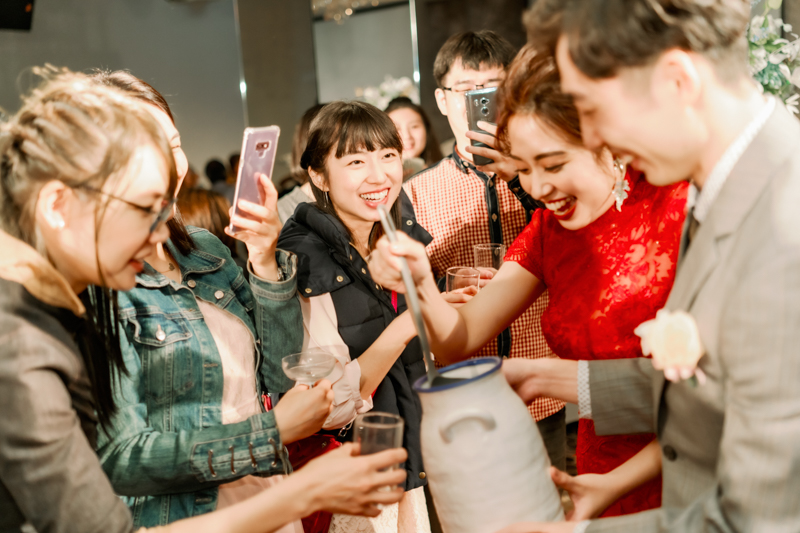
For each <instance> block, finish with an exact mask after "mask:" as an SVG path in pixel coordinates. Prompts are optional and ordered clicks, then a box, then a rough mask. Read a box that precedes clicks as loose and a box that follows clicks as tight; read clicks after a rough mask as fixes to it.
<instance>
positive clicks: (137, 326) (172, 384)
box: [123, 308, 194, 404]
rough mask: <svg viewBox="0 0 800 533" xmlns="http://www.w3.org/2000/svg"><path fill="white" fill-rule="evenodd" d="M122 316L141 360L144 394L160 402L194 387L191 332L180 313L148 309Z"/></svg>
mask: <svg viewBox="0 0 800 533" xmlns="http://www.w3.org/2000/svg"><path fill="white" fill-rule="evenodd" d="M137 311H138V312H137V313H136V314H135V315H130V316H123V323H124V324H125V328H126V330H127V332H128V335H129V338H130V339H131V340H132V342H133V345H134V347H135V348H136V351H137V352H138V353H139V357H140V358H141V362H142V373H143V374H144V376H146V379H145V384H146V385H145V396H146V398H147V399H148V401H150V402H154V403H155V404H164V403H168V402H170V401H171V399H172V397H173V396H175V395H179V394H182V393H184V392H186V391H187V390H189V389H191V388H192V387H193V386H194V380H193V375H194V374H193V369H192V359H193V358H192V349H191V347H190V346H189V345H188V341H189V339H191V337H192V332H191V330H190V328H189V325H188V323H187V322H188V321H187V319H186V318H185V317H183V316H182V315H180V314H177V315H167V314H165V313H163V312H158V311H153V310H152V309H151V308H148V309H146V310H137Z"/></svg>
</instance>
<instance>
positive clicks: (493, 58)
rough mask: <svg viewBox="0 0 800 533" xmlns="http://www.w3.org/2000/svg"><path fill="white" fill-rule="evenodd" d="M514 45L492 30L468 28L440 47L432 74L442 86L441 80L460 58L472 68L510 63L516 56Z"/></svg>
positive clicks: (500, 65) (505, 65)
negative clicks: (470, 29)
mask: <svg viewBox="0 0 800 533" xmlns="http://www.w3.org/2000/svg"><path fill="white" fill-rule="evenodd" d="M515 52H516V51H515V50H514V47H513V46H512V45H511V43H509V42H508V41H506V40H505V39H503V38H502V37H500V36H499V35H498V34H496V33H495V32H493V31H489V30H482V31H468V32H464V33H458V34H456V35H453V36H452V37H450V38H449V39H447V41H445V43H444V44H443V45H442V47H441V48H440V49H439V52H438V53H437V54H436V60H435V61H434V62H433V77H434V78H435V79H436V85H438V86H439V87H443V85H442V80H444V77H445V76H447V73H448V72H450V67H452V66H453V63H455V62H456V61H457V60H459V59H460V60H461V63H462V64H463V65H464V67H466V68H469V69H472V70H481V69H482V68H491V67H503V68H505V67H507V66H508V64H509V63H511V60H512V59H514V53H515Z"/></svg>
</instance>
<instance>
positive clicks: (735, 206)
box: [653, 102, 800, 422]
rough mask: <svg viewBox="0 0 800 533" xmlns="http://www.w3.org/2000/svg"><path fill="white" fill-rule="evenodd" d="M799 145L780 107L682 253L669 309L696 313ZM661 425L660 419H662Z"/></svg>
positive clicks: (657, 389)
mask: <svg viewBox="0 0 800 533" xmlns="http://www.w3.org/2000/svg"><path fill="white" fill-rule="evenodd" d="M798 144H800V129H798V124H797V119H795V118H794V116H792V115H791V114H790V113H789V112H788V111H787V110H786V108H785V107H784V106H783V105H782V104H781V103H779V102H778V103H777V105H776V107H775V111H774V112H773V113H772V115H771V116H770V118H769V119H768V120H767V122H766V124H764V127H763V128H762V129H761V131H760V132H759V133H758V135H756V137H755V139H753V142H752V143H750V146H749V147H748V148H747V150H745V152H744V153H743V154H742V157H741V158H740V159H739V161H738V162H737V163H736V166H735V167H734V168H733V170H732V171H731V174H730V176H728V179H727V180H726V181H725V184H724V185H723V187H722V190H721V191H720V193H719V196H718V197H717V199H716V200H715V201H714V203H713V205H712V207H711V209H710V210H709V212H708V215H707V216H706V219H705V221H704V222H703V223H702V224H700V227H699V228H698V230H697V233H696V234H695V236H694V239H692V241H691V245H690V246H689V247H688V249H686V250H683V249H682V250H681V254H680V256H679V259H678V268H677V273H676V275H675V283H674V285H673V287H672V291H671V292H670V295H669V299H668V300H667V304H666V306H665V307H666V308H667V309H670V310H678V309H680V310H684V311H689V312H691V309H692V306H693V304H694V301H695V298H696V297H697V295H698V293H699V292H700V290H701V289H702V288H703V285H704V284H705V282H706V280H707V279H708V277H709V276H710V275H711V273H712V272H713V271H714V268H715V267H716V266H717V264H718V262H719V260H720V246H721V244H722V243H723V242H724V240H725V239H726V238H727V237H729V236H730V235H731V234H732V233H733V232H734V231H735V230H736V229H737V228H738V227H739V225H740V224H741V223H742V221H743V220H744V219H745V217H746V216H747V214H748V213H749V212H750V210H751V209H752V208H753V206H754V205H755V203H756V201H757V200H758V198H759V197H760V196H761V194H763V193H764V190H765V189H766V187H767V185H768V183H769V181H770V179H772V177H773V176H774V175H775V172H776V170H777V169H778V167H779V166H780V165H781V164H783V162H784V161H786V159H787V158H788V157H789V156H790V155H791V151H792V149H793V147H795V146H797V145H798ZM687 218H688V217H687ZM687 232H688V222H687V224H684V228H683V235H682V238H681V242H682V243H683V242H684V241H685V239H686V234H687ZM656 375H657V378H656V381H655V383H654V391H653V392H654V394H655V404H654V405H655V408H656V409H659V405H660V402H661V398H662V394H663V391H664V387H665V380H664V375H663V373H660V372H659V373H657V374H656ZM657 414H658V413H657ZM656 420H659V418H658V416H657V417H656ZM659 422H660V421H659Z"/></svg>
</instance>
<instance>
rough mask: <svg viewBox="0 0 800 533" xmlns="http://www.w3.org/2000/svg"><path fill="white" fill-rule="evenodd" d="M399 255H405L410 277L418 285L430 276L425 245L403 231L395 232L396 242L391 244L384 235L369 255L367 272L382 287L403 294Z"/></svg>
mask: <svg viewBox="0 0 800 533" xmlns="http://www.w3.org/2000/svg"><path fill="white" fill-rule="evenodd" d="M400 257H405V258H406V262H407V263H408V268H409V269H410V270H411V277H412V278H413V279H414V283H415V284H416V285H417V287H419V286H420V285H421V284H422V282H423V281H424V280H425V279H426V278H427V277H432V276H433V274H432V273H431V264H430V262H429V261H428V254H427V253H426V252H425V246H424V245H423V244H422V243H421V242H418V241H415V240H414V239H412V238H411V237H409V236H408V235H406V234H405V233H403V232H401V231H398V232H397V242H396V243H395V244H391V243H390V242H389V239H388V238H387V237H386V236H385V235H384V236H383V237H381V238H380V239H379V240H378V244H377V246H376V247H375V249H374V250H373V251H372V253H371V254H370V255H369V261H368V263H367V265H368V268H369V273H370V275H371V276H372V279H373V280H374V281H375V283H379V284H380V285H381V286H382V287H383V288H385V289H389V290H393V291H396V292H399V293H402V294H405V292H406V287H405V285H404V284H403V278H402V277H401V276H400V260H399V258H400Z"/></svg>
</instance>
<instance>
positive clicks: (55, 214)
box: [36, 180, 72, 230]
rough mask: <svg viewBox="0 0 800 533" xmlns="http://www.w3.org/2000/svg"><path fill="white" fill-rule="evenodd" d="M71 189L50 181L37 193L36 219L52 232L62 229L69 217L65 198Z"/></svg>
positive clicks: (60, 183)
mask: <svg viewBox="0 0 800 533" xmlns="http://www.w3.org/2000/svg"><path fill="white" fill-rule="evenodd" d="M71 193H72V189H70V188H69V187H67V186H66V185H65V184H64V183H63V182H61V181H58V180H52V181H50V182H48V183H46V184H45V185H44V187H42V190H41V191H39V199H38V200H37V201H36V211H37V218H39V219H40V220H41V221H43V222H44V223H45V224H47V225H48V226H50V227H51V228H52V229H54V230H60V229H63V228H64V226H65V225H66V223H67V220H68V219H69V217H68V216H67V198H68V196H69V195H70V194H71Z"/></svg>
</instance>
